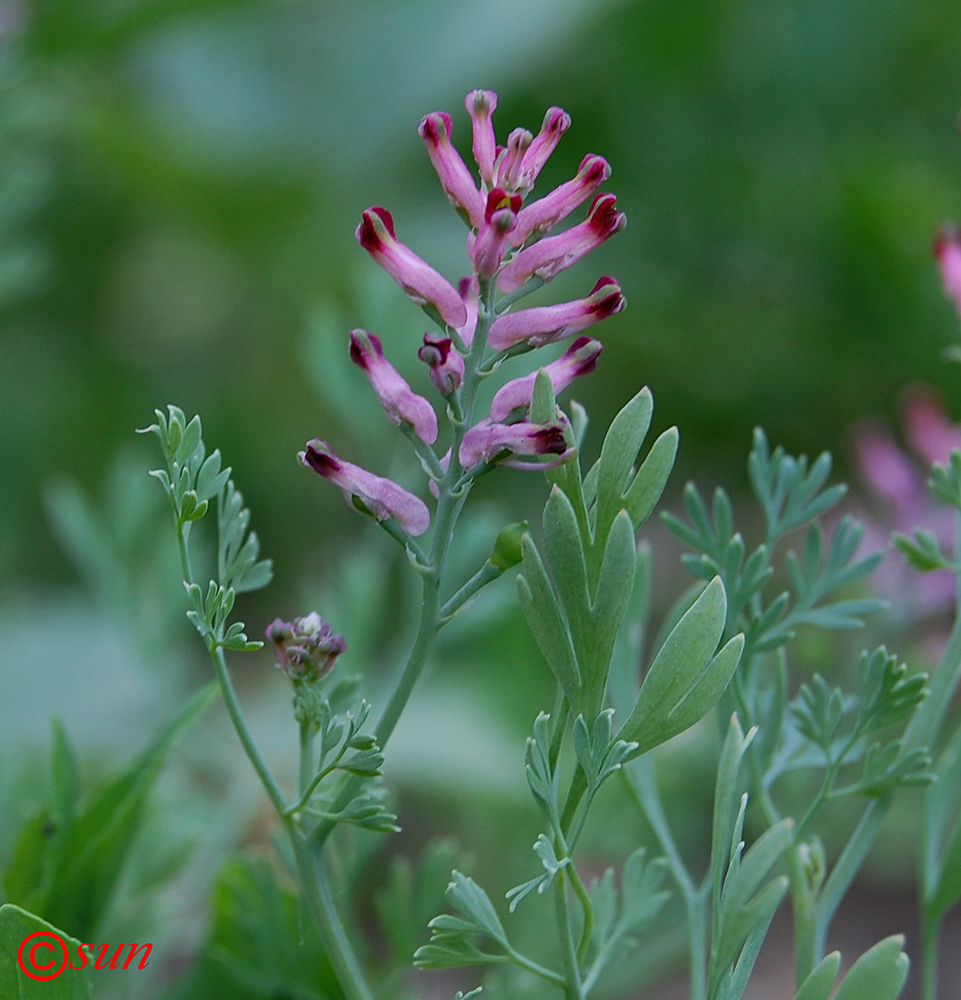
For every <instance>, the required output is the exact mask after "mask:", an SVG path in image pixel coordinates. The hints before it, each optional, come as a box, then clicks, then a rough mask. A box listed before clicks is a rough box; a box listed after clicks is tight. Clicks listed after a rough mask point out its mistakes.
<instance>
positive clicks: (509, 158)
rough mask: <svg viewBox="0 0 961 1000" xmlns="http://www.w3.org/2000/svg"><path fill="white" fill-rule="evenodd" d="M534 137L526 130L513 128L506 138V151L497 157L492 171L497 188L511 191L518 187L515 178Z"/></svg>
mask: <svg viewBox="0 0 961 1000" xmlns="http://www.w3.org/2000/svg"><path fill="white" fill-rule="evenodd" d="M533 140H534V137H533V136H532V135H531V134H530V132H528V131H527V129H526V128H515V129H514V131H513V132H511V134H510V135H509V136H508V137H507V149H506V150H505V152H504V154H503V156H500V157H498V160H497V162H496V164H495V165H496V169H495V171H494V182H495V183H496V184H497V186H498V187H502V188H508V189H509V190H511V191H513V190H514V188H516V187H517V186H518V184H517V176H518V174H519V173H520V169H521V163H522V162H523V160H524V154H525V153H526V152H527V150H528V149H529V147H530V144H531V142H533Z"/></svg>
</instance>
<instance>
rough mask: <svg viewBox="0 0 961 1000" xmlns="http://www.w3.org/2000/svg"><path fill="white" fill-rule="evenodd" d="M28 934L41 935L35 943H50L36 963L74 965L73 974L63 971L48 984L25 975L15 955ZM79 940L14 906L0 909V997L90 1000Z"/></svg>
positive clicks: (37, 999)
mask: <svg viewBox="0 0 961 1000" xmlns="http://www.w3.org/2000/svg"><path fill="white" fill-rule="evenodd" d="M31 934H41V935H43V936H42V937H40V938H39V939H38V940H39V941H45V942H49V948H48V947H43V948H41V949H40V950H39V952H38V961H39V962H41V963H43V964H44V965H46V963H47V962H51V961H52V962H54V963H56V964H55V966H54V968H56V967H58V966H59V965H60V963H61V962H66V963H67V965H68V966H70V965H74V964H75V969H76V971H71V969H70V968H69V967H68V968H65V969H64V971H63V972H62V973H61V974H60V975H58V976H57V977H56V978H52V979H50V980H48V981H42V980H36V979H32V978H30V977H29V976H26V975H24V973H23V972H22V971H21V967H20V964H19V961H18V953H19V952H20V950H21V944H22V942H23V941H24V940H25V939H26V938H27V937H28V936H29V935H31ZM51 935H54V936H56V937H58V938H59V939H60V940H61V941H62V942H63V944H64V946H65V947H66V949H67V953H66V954H65V955H64V954H63V953H62V951H61V949H60V946H59V945H57V944H56V943H55V942H54V940H53V937H52V936H51ZM79 951H80V941H78V940H77V939H76V938H74V937H71V936H70V935H69V934H67V933H65V932H64V931H62V930H60V929H59V928H57V927H55V926H54V925H53V924H50V923H48V922H47V921H46V920H43V919H41V918H40V917H38V916H37V915H36V914H33V913H29V912H28V911H27V910H25V909H22V908H21V907H19V906H15V905H14V904H13V903H5V904H4V905H3V906H0V996H3V997H10V998H11V1000H12V998H14V997H16V998H17V1000H90V997H91V993H90V985H89V982H88V979H87V974H86V973H85V972H81V971H79V969H80V966H81V964H82V963H81V959H80V955H79ZM23 961H24V963H25V964H26V965H27V966H29V965H30V961H29V948H28V949H27V950H26V952H25V953H24V956H23Z"/></svg>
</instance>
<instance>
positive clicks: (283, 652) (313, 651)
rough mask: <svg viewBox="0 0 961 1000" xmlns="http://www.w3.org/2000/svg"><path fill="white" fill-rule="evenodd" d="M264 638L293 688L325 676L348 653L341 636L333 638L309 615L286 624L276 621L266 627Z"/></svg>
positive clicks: (321, 622)
mask: <svg viewBox="0 0 961 1000" xmlns="http://www.w3.org/2000/svg"><path fill="white" fill-rule="evenodd" d="M266 635H267V638H268V639H269V640H270V641H271V642H272V643H273V644H274V650H275V653H276V656H277V669H278V670H280V671H282V672H283V673H284V674H285V675H286V676H287V677H288V678H289V679H290V680H291V681H293V682H294V684H304V683H307V684H309V683H313V682H314V681H318V680H320V678H321V677H323V676H324V675H325V674H328V673H329V672H330V670H331V669H332V668H333V666H334V661H335V660H336V659H337V657H338V656H340V654H341V653H343V652H344V650H345V649H347V643H346V642H345V641H344V637H343V636H342V635H334V633H333V631H332V629H331V627H330V626H329V625H328V624H327V622H326V621H324V619H323V618H321V617H320V615H319V614H317V612H316V611H312V612H311V613H310V614H309V615H305V616H304V617H302V618H295V619H294V620H293V621H292V622H285V621H283V620H282V619H281V618H275V619H274V621H273V622H271V623H270V625H268V626H267V631H266Z"/></svg>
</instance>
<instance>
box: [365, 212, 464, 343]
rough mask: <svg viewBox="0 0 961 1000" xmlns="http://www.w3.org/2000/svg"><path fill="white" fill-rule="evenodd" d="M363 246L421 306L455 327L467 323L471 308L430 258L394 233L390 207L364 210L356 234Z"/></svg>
mask: <svg viewBox="0 0 961 1000" xmlns="http://www.w3.org/2000/svg"><path fill="white" fill-rule="evenodd" d="M355 235H356V237H357V240H358V242H359V243H360V245H361V246H362V247H363V248H364V249H365V250H366V251H367V252H368V253H369V254H370V255H371V257H373V258H374V260H375V261H377V263H378V264H380V266H381V267H382V268H383V269H384V270H385V271H386V272H387V273H388V274H389V275H390V276H391V277H392V278H393V279H394V281H396V282H397V284H398V285H400V287H401V288H402V289H403V290H404V292H406V294H407V295H408V296H409V297H410V298H411V299H413V300H414V302H416V303H417V304H418V305H427V304H430V305H432V306H433V307H434V308H435V309H436V310H437V312H438V313H439V314H440V316H441V319H442V320H443V321H444V322H445V323H446V324H447V325H448V326H452V327H455V328H456V327H460V326H463V325H464V324H465V323H466V322H467V310H466V309H465V308H464V303H463V302H462V301H461V297H460V295H459V294H458V293H457V289H455V288H454V286H453V285H452V284H451V283H450V282H449V281H447V279H446V278H443V277H442V276H441V275H440V274H438V273H437V272H436V271H435V270H434V269H433V268H432V267H431V266H430V265H429V264H428V263H427V262H426V261H423V260H421V258H420V257H418V256H417V254H415V253H414V252H413V251H412V250H411V249H409V248H408V247H406V246H405V245H404V244H403V243H401V242H399V241H398V240H397V238H396V237H395V236H394V220H393V218H392V217H391V214H390V212H388V211H387V209H386V208H381V207H380V206H375V207H373V208H368V209H367V211H366V212H364V216H363V221H362V222H361V224H360V225H359V226H358V227H357V231H356V233H355Z"/></svg>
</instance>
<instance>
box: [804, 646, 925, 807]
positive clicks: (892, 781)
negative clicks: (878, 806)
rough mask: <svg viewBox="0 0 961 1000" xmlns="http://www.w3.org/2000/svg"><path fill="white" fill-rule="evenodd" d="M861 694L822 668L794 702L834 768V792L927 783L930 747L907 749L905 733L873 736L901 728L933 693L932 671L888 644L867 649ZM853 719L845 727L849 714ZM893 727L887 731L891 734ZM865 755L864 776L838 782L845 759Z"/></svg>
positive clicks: (878, 791) (808, 735)
mask: <svg viewBox="0 0 961 1000" xmlns="http://www.w3.org/2000/svg"><path fill="white" fill-rule="evenodd" d="M857 677H858V691H857V695H856V696H847V697H846V696H845V695H843V694H842V692H841V691H840V690H839V689H838V688H834V689H832V688H830V687H829V685H828V683H827V682H826V681H825V680H824V678H823V677H821V675H820V674H816V675H815V676H814V679H813V681H812V683H811V684H803V685H802V686H801V690H800V693H799V694H798V697H797V698H796V699H795V701H794V702H792V703H791V711H792V713H793V716H794V719H795V720H796V722H797V727H798V732H799V733H800V735H801V736H802V737H803V738H804V739H805V740H807V741H808V742H809V743H810V744H813V745H814V746H817V747H818V748H819V749H820V751H821V753H822V755H823V764H824V766H825V767H826V768H827V769H828V773H829V779H828V790H827V793H826V794H827V795H828V796H829V797H837V796H841V795H848V794H861V795H867V796H869V797H875V798H876V797H879V796H883V795H886V794H888V793H889V792H890V791H891V790H892V789H893V788H894V787H895V786H896V785H899V784H901V785H916V784H927V783H928V782H930V781H931V780H933V776H932V775H931V773H930V771H929V766H930V763H931V758H930V755H929V754H928V752H927V750H925V749H924V748H919V747H915V748H913V749H910V750H907V751H905V750H904V749H903V747H902V743H901V741H900V739H898V738H897V736H896V735H895V737H894V738H886V739H885V740H884V741H872V740H871V737H873V736H874V735H875V734H877V733H879V732H882V731H891V732H894V733H895V734H900V733H901V732H902V731H903V730H904V728H905V727H906V726H907V724H908V722H909V721H910V719H911V718H912V717H913V715H914V713H915V712H916V711H917V709H918V707H919V706H920V704H921V702H922V701H923V700H924V698H925V697H926V696H927V687H926V682H927V675H926V674H923V673H915V674H911V675H908V672H907V667H906V665H905V664H903V663H901V664H899V663H898V661H897V657H895V656H889V655H888V653H887V650H886V649H885V648H884V647H883V646H882V647H880V648H878V649H876V650H875V651H874V652H873V653H871V654H870V655H869V654H868V653H862V654H861V658H860V660H859V661H858V668H857ZM845 719H847V722H846V723H844V725H843V727H842V722H843V720H845ZM891 732H887V733H886V735H887V737H891ZM862 758H863V768H862V774H861V776H860V778H859V779H858V780H857V781H855V782H854V783H852V784H850V785H848V786H846V787H844V788H836V787H834V775H835V774H836V773H837V771H838V769H839V768H841V767H842V766H844V765H845V764H848V763H852V762H854V761H856V760H859V759H862Z"/></svg>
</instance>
